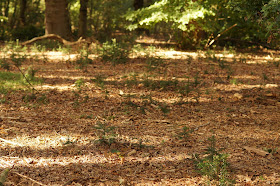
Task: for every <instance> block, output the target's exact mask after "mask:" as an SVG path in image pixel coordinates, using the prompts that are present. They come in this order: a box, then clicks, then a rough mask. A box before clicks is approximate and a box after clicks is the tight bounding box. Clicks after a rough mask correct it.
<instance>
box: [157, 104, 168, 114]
mask: <svg viewBox="0 0 280 186" xmlns="http://www.w3.org/2000/svg"><path fill="white" fill-rule="evenodd" d="M158 108H159V109H160V110H161V111H162V112H163V114H164V115H166V114H167V113H169V112H170V108H169V106H168V105H167V104H166V103H161V104H159V105H158Z"/></svg>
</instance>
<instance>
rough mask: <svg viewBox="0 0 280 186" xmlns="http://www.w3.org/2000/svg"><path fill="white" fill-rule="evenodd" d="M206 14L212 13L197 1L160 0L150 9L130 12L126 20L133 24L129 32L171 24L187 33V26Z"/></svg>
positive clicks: (129, 27)
mask: <svg viewBox="0 0 280 186" xmlns="http://www.w3.org/2000/svg"><path fill="white" fill-rule="evenodd" d="M206 13H211V12H209V11H207V10H206V9H204V8H203V7H202V6H200V5H199V3H198V2H197V1H195V2H194V1H191V0H188V1H185V0H177V1H167V0H159V1H156V2H155V3H154V4H153V5H151V6H149V7H146V8H143V9H139V10H137V11H128V13H127V15H126V18H127V20H128V21H131V22H132V24H131V25H129V26H128V29H129V30H134V29H136V28H138V27H147V26H151V25H155V24H156V23H160V22H165V23H169V22H171V23H172V27H175V28H179V29H180V30H183V31H186V30H188V27H187V25H188V24H189V23H190V22H191V21H193V20H196V19H199V18H203V17H204V15H205V14H206ZM135 21H137V22H135Z"/></svg>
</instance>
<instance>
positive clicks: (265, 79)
mask: <svg viewBox="0 0 280 186" xmlns="http://www.w3.org/2000/svg"><path fill="white" fill-rule="evenodd" d="M262 77H263V80H264V81H268V80H269V78H268V76H267V75H266V74H265V73H263V74H262Z"/></svg>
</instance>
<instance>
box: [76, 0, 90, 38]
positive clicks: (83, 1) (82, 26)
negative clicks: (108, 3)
mask: <svg viewBox="0 0 280 186" xmlns="http://www.w3.org/2000/svg"><path fill="white" fill-rule="evenodd" d="M87 6H88V0H80V15H79V34H78V36H79V37H86V32H87Z"/></svg>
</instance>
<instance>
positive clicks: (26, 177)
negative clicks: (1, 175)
mask: <svg viewBox="0 0 280 186" xmlns="http://www.w3.org/2000/svg"><path fill="white" fill-rule="evenodd" d="M12 173H14V174H16V175H18V176H21V177H23V178H26V179H28V180H30V181H32V182H34V183H37V184H38V185H43V186H47V185H45V184H43V183H40V182H38V181H36V180H33V179H32V178H30V177H28V176H25V175H22V174H20V173H17V172H15V171H12Z"/></svg>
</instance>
